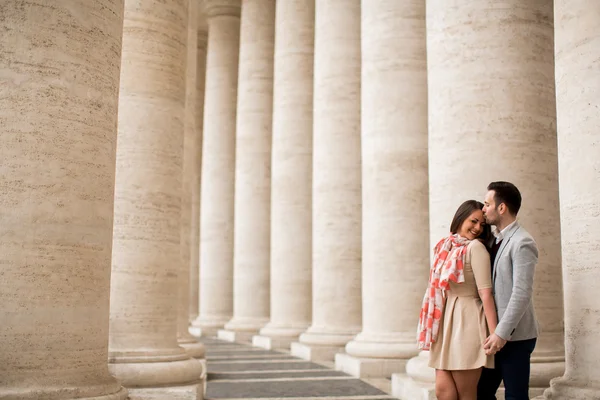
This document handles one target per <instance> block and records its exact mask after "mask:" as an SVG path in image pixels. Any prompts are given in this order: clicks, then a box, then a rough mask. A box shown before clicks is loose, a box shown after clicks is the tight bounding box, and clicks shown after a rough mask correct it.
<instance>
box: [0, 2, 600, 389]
mask: <svg viewBox="0 0 600 400" xmlns="http://www.w3.org/2000/svg"><path fill="white" fill-rule="evenodd" d="M25 3H27V6H26V4H25ZM553 3H554V4H553ZM590 4H591V3H589V2H586V1H583V0H557V1H554V2H552V1H551V0H547V1H539V2H535V3H528V4H523V2H519V1H516V0H511V1H508V2H504V3H503V4H502V5H497V4H496V3H494V2H490V1H489V0H480V1H475V2H473V1H470V2H459V3H453V4H450V3H448V2H444V1H442V0H427V1H424V0H419V1H417V0H414V1H410V2H397V1H393V0H373V1H371V0H368V1H367V0H364V1H362V3H361V1H359V0H343V1H342V0H315V1H314V2H304V1H300V0H289V1H286V2H277V4H276V2H275V1H274V0H255V1H244V2H241V1H240V0H205V1H204V2H202V3H197V2H196V1H193V0H171V1H167V2H151V1H141V2H140V1H136V2H134V1H129V0H95V1H75V2H73V1H67V0H60V1H58V2H55V4H54V5H53V6H51V7H43V6H41V5H37V4H30V3H29V2H26V1H24V0H11V1H9V2H8V3H7V4H3V5H0V15H2V17H3V18H2V19H1V20H0V28H2V30H3V32H5V33H4V34H3V37H2V39H0V40H1V41H2V46H0V79H1V80H2V83H4V85H2V86H3V87H4V91H3V93H4V95H3V96H0V126H1V127H2V132H3V139H4V140H3V141H2V143H1V144H0V153H1V154H0V155H1V157H0V160H1V161H0V170H1V171H2V174H1V175H0V182H2V185H1V187H2V189H1V190H0V199H1V202H0V204H1V205H2V206H1V207H0V254H1V255H2V256H1V259H2V265H3V267H2V271H1V275H0V286H1V290H0V294H1V295H2V299H3V302H2V306H0V319H1V320H2V321H3V324H2V325H0V340H1V343H2V350H0V359H1V360H2V361H3V362H2V363H0V398H7V399H35V398H48V399H72V398H90V399H92V398H98V399H111V400H113V399H124V398H126V397H127V396H129V397H130V398H131V399H150V398H161V396H165V395H167V394H168V395H173V393H177V395H178V396H180V397H181V398H186V399H187V398H189V399H201V398H202V389H201V388H202V381H203V379H204V374H205V368H204V366H203V361H202V359H203V358H204V348H203V345H202V344H200V343H198V342H197V341H196V340H195V339H194V338H193V336H196V337H198V336H213V335H218V336H219V337H221V338H223V339H226V340H231V341H252V342H253V343H254V344H255V345H257V346H263V347H267V348H280V349H289V350H290V351H291V352H292V354H295V355H298V356H300V357H303V358H306V359H310V360H330V361H333V360H334V359H335V361H336V368H338V369H340V370H344V371H346V372H348V373H350V374H353V375H356V376H360V377H389V376H392V379H393V391H394V394H395V395H396V396H397V397H399V398H401V399H420V398H429V397H428V396H429V395H430V393H431V389H432V382H433V371H432V370H431V369H429V368H427V367H426V363H427V357H428V355H427V352H420V353H419V352H418V351H417V350H416V344H415V340H414V337H415V326H416V319H417V315H418V310H419V307H420V301H421V297H422V292H423V290H424V288H425V285H426V279H427V274H428V269H429V257H430V252H431V250H430V247H431V246H430V243H433V242H435V241H437V239H438V238H439V237H442V236H443V235H445V234H446V232H447V230H448V225H449V222H450V218H451V217H452V215H453V213H454V211H455V209H456V207H457V206H458V205H459V204H460V203H461V202H462V201H463V200H465V199H467V198H477V199H481V198H483V195H484V193H485V187H486V185H487V183H488V182H490V181H493V180H499V179H502V180H509V181H512V182H514V183H515V184H516V185H517V186H518V187H519V188H520V189H521V191H522V193H523V198H524V204H523V208H522V212H521V213H520V219H521V221H522V223H523V225H525V226H526V227H527V229H528V230H529V231H530V232H531V233H532V235H533V236H534V238H535V239H536V241H537V243H538V246H539V248H540V262H539V264H538V266H537V272H536V282H535V288H534V290H535V306H536V309H537V313H538V317H539V319H540V324H541V329H542V333H541V335H540V338H539V341H538V345H537V348H536V351H535V352H534V355H533V359H532V378H531V386H532V392H533V393H534V394H539V395H542V396H544V397H545V398H547V399H566V398H568V399H591V398H600V386H599V385H598V381H600V379H599V378H600V376H598V374H599V373H598V371H597V368H595V362H594V361H595V359H596V358H597V357H598V355H600V348H598V344H597V343H596V341H595V337H596V336H597V334H598V332H599V331H600V325H599V324H598V323H597V318H596V316H597V314H598V313H600V302H598V301H597V298H596V296H595V293H596V292H597V288H596V287H597V286H598V285H597V283H596V281H598V279H596V278H598V275H599V273H598V272H597V269H596V268H594V266H595V264H594V262H595V261H596V260H598V259H600V253H599V252H598V250H597V248H598V246H597V244H598V239H597V236H598V234H600V232H596V231H597V230H598V228H597V224H595V222H598V221H597V220H598V219H599V217H598V207H599V206H598V204H597V201H596V200H595V198H596V197H597V196H594V194H595V192H597V191H598V189H597V184H596V183H597V182H598V178H599V175H598V171H599V170H600V166H599V165H597V164H598V161H594V160H596V159H597V158H598V157H596V153H597V151H596V146H597V141H598V138H599V134H598V133H597V132H596V131H595V130H594V129H595V128H596V126H597V125H598V122H600V121H598V119H599V117H598V113H597V108H598V104H599V103H600V83H598V82H600V76H599V75H600V74H599V73H598V71H599V70H600V68H599V67H600V65H599V62H598V57H597V54H598V52H600V30H599V28H598V26H600V12H599V11H598V10H596V8H595V7H594V6H592V5H590ZM23 21H27V23H23ZM559 178H560V179H559ZM559 199H560V202H559ZM595 234H596V235H595ZM561 260H562V262H561ZM561 282H564V284H563V283H561ZM563 286H564V289H563ZM563 293H564V304H563ZM563 315H564V316H565V317H564V318H563ZM188 321H191V325H190V326H189V333H188V329H187V328H188ZM190 333H191V334H192V335H193V336H191V335H190ZM563 371H564V374H563ZM551 378H555V379H554V380H552V383H551V384H550V383H549V382H550V379H551ZM548 386H550V387H549V388H548V389H546V391H545V392H544V394H542V391H543V390H544V389H545V388H547V387H548Z"/></svg>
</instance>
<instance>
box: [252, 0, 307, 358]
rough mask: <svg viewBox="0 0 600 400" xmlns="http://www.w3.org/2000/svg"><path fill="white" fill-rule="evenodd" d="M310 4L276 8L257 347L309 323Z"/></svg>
mask: <svg viewBox="0 0 600 400" xmlns="http://www.w3.org/2000/svg"><path fill="white" fill-rule="evenodd" d="M314 35H315V7H314V1H305V0H289V1H284V2H279V3H278V4H277V11H276V18H275V71H274V88H273V142H272V143H273V149H272V152H273V157H272V163H273V164H272V171H273V172H272V174H271V179H272V181H271V319H270V321H269V323H268V324H267V326H265V327H264V328H263V329H261V331H260V336H255V337H254V338H253V344H254V345H255V346H260V347H264V348H267V349H272V348H284V349H289V348H290V344H291V343H292V342H293V341H296V340H298V337H299V336H300V334H301V333H302V332H304V331H305V330H306V329H307V328H308V326H309V325H310V321H311V282H312V276H311V275H312V268H311V266H312V231H311V227H312V224H311V214H312V213H311V209H312V122H313V118H312V115H313V112H312V106H313V70H314V68H313V62H314Z"/></svg>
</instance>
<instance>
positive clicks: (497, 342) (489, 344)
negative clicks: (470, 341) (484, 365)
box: [483, 333, 506, 356]
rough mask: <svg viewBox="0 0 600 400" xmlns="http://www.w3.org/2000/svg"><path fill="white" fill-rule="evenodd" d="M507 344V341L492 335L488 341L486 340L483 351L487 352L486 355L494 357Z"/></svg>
mask: <svg viewBox="0 0 600 400" xmlns="http://www.w3.org/2000/svg"><path fill="white" fill-rule="evenodd" d="M505 344H506V340H504V339H502V338H501V337H500V336H498V335H496V334H495V333H492V334H491V335H490V336H488V338H487V339H485V342H484V343H483V349H484V350H485V354H487V355H488V356H492V355H494V354H496V353H497V352H498V351H500V349H502V348H503V347H504V345H505Z"/></svg>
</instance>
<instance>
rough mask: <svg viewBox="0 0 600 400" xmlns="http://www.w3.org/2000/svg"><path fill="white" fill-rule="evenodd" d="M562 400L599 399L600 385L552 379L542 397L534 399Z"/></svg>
mask: <svg viewBox="0 0 600 400" xmlns="http://www.w3.org/2000/svg"><path fill="white" fill-rule="evenodd" d="M590 386H591V387H590ZM594 386H595V387H594ZM562 399H569V400H588V399H600V384H596V385H592V384H591V382H575V381H573V380H571V379H568V378H565V377H564V376H561V377H558V378H554V379H552V380H551V381H550V387H549V388H548V389H546V390H545V391H544V393H543V395H541V396H538V397H536V398H535V399H534V400H562Z"/></svg>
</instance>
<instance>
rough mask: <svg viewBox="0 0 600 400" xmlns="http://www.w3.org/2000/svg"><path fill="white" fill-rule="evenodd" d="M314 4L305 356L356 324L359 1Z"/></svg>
mask: <svg viewBox="0 0 600 400" xmlns="http://www.w3.org/2000/svg"><path fill="white" fill-rule="evenodd" d="M315 4H316V8H315V18H316V19H315V72H314V79H315V83H314V135H313V141H314V142H313V145H314V150H313V151H314V153H313V299H312V301H313V306H312V309H313V310H312V314H313V321H312V325H311V327H310V328H309V329H308V330H307V332H306V333H304V334H302V335H301V336H300V343H302V344H303V345H304V348H305V349H307V348H308V349H309V350H308V353H310V354H305V355H304V356H305V357H308V358H312V359H316V358H332V357H333V353H334V352H335V351H337V350H336V349H337V348H342V347H343V346H344V345H345V344H346V343H347V342H348V341H349V340H350V339H352V337H353V336H354V335H356V334H357V333H358V332H359V331H360V329H361V171H360V169H361V166H360V111H361V110H360V62H361V60H360V1H359V0H351V1H348V0H317V1H316V3H315ZM295 347H296V348H297V349H298V347H297V346H295ZM317 347H321V348H323V347H328V348H329V351H323V352H321V351H319V350H317ZM313 348H314V351H313ZM323 350H324V349H323ZM318 353H321V354H320V355H318ZM295 354H297V355H300V356H303V355H302V354H301V353H300V352H298V351H296V353H295Z"/></svg>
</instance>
